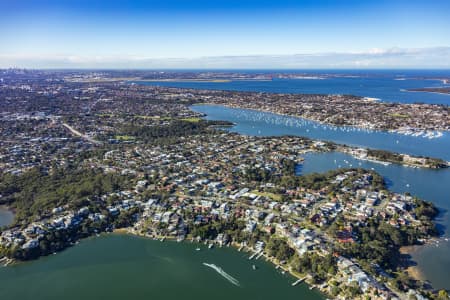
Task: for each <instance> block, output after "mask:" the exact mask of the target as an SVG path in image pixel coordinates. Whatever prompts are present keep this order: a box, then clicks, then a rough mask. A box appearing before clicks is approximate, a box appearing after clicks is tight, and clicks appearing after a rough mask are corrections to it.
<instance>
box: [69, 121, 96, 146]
mask: <svg viewBox="0 0 450 300" xmlns="http://www.w3.org/2000/svg"><path fill="white" fill-rule="evenodd" d="M62 125H63V126H64V127H66V128H67V129H69V130H70V132H71V133H72V134H74V135H77V136H79V137H81V138H82V139H85V140H86V141H88V142H91V143H93V144H96V145H101V144H102V142H100V141H97V140H94V139H93V138H91V137H89V136H87V135H85V134H83V133H81V132H79V131H78V130H76V129H75V128H73V127H72V126H70V125H69V124H67V123H63V124H62Z"/></svg>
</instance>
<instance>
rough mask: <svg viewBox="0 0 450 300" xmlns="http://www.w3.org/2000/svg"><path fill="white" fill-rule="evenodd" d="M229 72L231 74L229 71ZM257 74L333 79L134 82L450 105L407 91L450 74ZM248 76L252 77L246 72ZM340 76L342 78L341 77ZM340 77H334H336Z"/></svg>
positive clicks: (445, 99) (442, 98)
mask: <svg viewBox="0 0 450 300" xmlns="http://www.w3.org/2000/svg"><path fill="white" fill-rule="evenodd" d="M228 72H230V71H228ZM253 72H254V73H265V74H276V73H278V72H281V73H291V74H296V73H298V74H304V73H307V74H308V75H311V77H314V76H321V75H323V74H326V75H332V76H333V77H325V78H324V79H277V78H274V79H273V80H267V81H264V80H231V81H226V82H213V81H176V80H174V81H134V82H135V83H138V84H143V85H158V86H166V87H178V88H194V89H205V90H228V91H249V92H268V93H293V94H347V95H348V94H351V95H356V96H361V97H371V98H377V99H380V100H382V101H386V102H399V103H417V102H421V103H430V104H444V105H450V95H445V94H437V93H427V92H410V91H407V90H408V89H416V88H424V87H442V86H448V84H447V85H445V84H444V83H443V82H442V81H440V80H429V79H422V78H423V76H429V77H436V78H439V77H441V78H449V77H450V71H449V70H440V71H438V70H428V71H426V70H418V71H414V70H403V71H401V70H366V71H354V70H345V71H344V70H341V71H332V70H318V71H301V70H289V71H276V70H262V71H253ZM246 73H252V72H249V71H247V72H246ZM339 74H340V75H339ZM337 75H339V76H341V77H334V76H337Z"/></svg>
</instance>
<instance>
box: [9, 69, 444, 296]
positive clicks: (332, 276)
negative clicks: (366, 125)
mask: <svg viewBox="0 0 450 300" xmlns="http://www.w3.org/2000/svg"><path fill="white" fill-rule="evenodd" d="M8 74H9V73H8ZM8 74H6V75H5V79H4V80H5V84H4V86H5V88H3V89H0V96H1V95H5V97H0V102H1V99H8V100H7V101H6V100H5V101H3V102H2V103H1V104H2V105H4V107H5V111H7V113H5V114H4V117H3V119H2V120H3V123H1V125H2V129H3V128H4V129H5V130H3V131H0V133H1V132H3V133H4V135H3V136H4V137H6V136H7V139H0V143H2V145H4V147H2V150H4V151H3V152H2V155H3V158H4V159H3V160H2V161H1V163H2V164H1V165H0V167H2V172H1V173H0V195H1V198H0V203H1V204H6V205H8V206H9V207H11V208H14V209H15V211H16V216H15V220H14V223H13V224H11V225H10V226H8V227H7V228H4V229H2V232H1V235H0V256H5V257H7V258H8V259H14V260H17V261H25V260H32V259H36V258H38V257H40V256H45V255H51V254H53V253H56V252H58V251H62V250H64V249H66V248H68V247H71V246H74V245H76V244H77V243H78V241H79V240H81V239H84V238H87V237H90V236H96V235H100V234H101V233H103V232H113V231H114V230H116V232H117V230H118V229H120V228H125V229H122V231H127V230H133V231H136V232H142V233H144V234H146V235H150V236H156V237H158V238H159V237H161V240H162V241H163V240H164V239H165V238H167V237H173V238H174V239H176V240H177V241H182V240H186V239H189V238H191V239H192V238H194V240H195V239H198V241H202V242H204V241H206V244H207V245H208V247H214V245H219V247H220V245H222V246H224V245H225V246H226V245H230V243H235V244H236V245H239V248H238V251H239V249H241V250H243V249H244V248H245V247H248V248H249V249H252V251H253V253H252V259H253V258H255V257H262V256H263V255H264V254H266V255H267V256H268V257H275V258H276V260H275V262H279V265H281V266H280V268H281V267H283V268H285V269H286V270H287V271H290V272H294V273H297V274H301V275H305V276H306V274H308V275H309V276H310V278H309V279H308V280H307V282H311V283H312V284H314V285H317V286H320V288H321V290H323V291H325V292H326V294H327V295H330V296H331V297H333V298H337V297H346V298H351V299H365V298H366V297H367V296H369V297H372V299H382V298H386V297H395V296H397V295H400V296H402V297H407V296H408V295H410V294H411V293H413V294H414V295H418V296H420V295H422V296H423V295H425V296H427V297H430V298H432V299H436V294H435V291H433V290H432V288H431V287H429V286H428V285H427V284H426V283H424V282H421V281H416V280H414V279H412V278H411V277H410V276H408V274H407V273H405V270H404V266H403V265H401V264H400V262H401V261H400V258H401V254H400V248H401V247H402V246H407V245H419V244H423V243H425V242H426V241H427V240H429V239H430V238H432V237H434V236H436V235H437V234H438V231H437V228H436V224H435V222H434V221H435V217H436V215H437V214H438V209H437V208H436V207H435V206H434V204H433V203H431V202H428V201H426V200H422V199H419V198H417V197H414V195H410V194H409V193H396V192H393V191H389V190H388V187H387V186H386V182H385V181H384V178H383V177H382V176H381V175H379V174H378V173H376V172H374V171H373V170H365V169H361V168H355V167H350V168H339V169H335V170H331V171H328V172H324V173H312V174H305V175H300V176H297V175H296V173H295V171H296V167H297V166H298V164H299V163H301V162H302V161H303V160H304V155H303V154H304V153H308V152H311V151H314V152H327V151H335V150H336V149H338V148H339V147H343V148H339V149H340V150H345V151H350V152H351V154H352V155H355V156H358V157H359V158H361V159H368V160H371V161H375V162H378V161H380V160H386V162H387V161H393V162H402V163H409V164H412V165H417V164H418V162H417V160H418V158H410V157H409V158H410V160H408V159H406V160H405V156H402V155H399V154H396V153H391V152H384V151H377V150H370V149H362V148H351V147H348V146H343V145H336V144H334V143H329V142H324V141H318V140H312V139H309V138H303V137H294V136H280V137H278V136H277V137H256V136H247V135H240V134H237V133H231V132H227V131H224V130H221V129H219V128H220V127H222V126H230V125H231V123H230V122H223V121H207V120H203V119H200V117H202V116H201V115H200V114H198V113H195V112H193V111H192V110H190V109H189V107H190V105H192V104H195V103H199V102H204V101H205V99H216V100H217V101H218V104H220V102H221V101H225V100H226V99H231V100H230V101H234V102H236V103H245V99H253V98H254V97H257V99H256V100H257V101H254V102H252V105H257V104H260V103H263V104H264V105H266V107H268V105H270V106H271V107H275V108H277V103H279V102H278V101H282V100H286V101H284V103H290V102H289V101H287V100H289V99H284V97H287V98H289V97H292V99H293V101H299V102H297V104H299V103H300V104H301V103H306V102H308V101H309V100H311V101H313V104H314V103H316V102H314V101H318V102H317V103H319V104H320V105H325V106H327V107H328V106H330V105H329V104H330V103H335V101H337V103H338V104H339V103H341V104H342V105H344V104H345V105H346V107H343V106H342V107H340V108H339V109H344V108H348V104H347V102H346V101H347V100H349V101H354V102H352V103H353V104H352V105H357V106H358V105H360V104H361V102H360V101H361V99H360V98H357V97H353V96H342V97H341V96H326V95H325V96H324V95H312V96H311V95H280V94H264V93H263V94H261V93H233V92H223V91H202V90H198V91H197V90H192V89H172V88H162V87H142V86H139V85H131V84H123V83H98V84H94V83H89V84H85V83H83V82H78V81H77V82H73V81H70V78H75V79H77V80H85V79H94V80H97V79H98V77H99V76H100V77H101V76H102V75H98V74H91V73H89V75H86V76H85V75H83V73H81V74H80V73H69V74H67V75H65V74H66V73H61V74H63V75H62V76H64V77H61V74H60V73H58V74H57V75H53V73H49V74H50V75H48V74H47V73H45V74H44V75H42V74H41V73H34V72H30V73H27V72H25V73H19V74H16V73H14V72H13V73H12V75H8ZM24 74H25V75H24ZM21 76H22V77H21ZM45 76H50V77H49V78H47V77H45ZM51 76H55V77H56V76H59V77H57V78H59V79H60V80H54V79H55V78H53V77H51ZM36 78H37V79H36ZM47 79H52V80H47ZM27 86H29V88H27ZM16 87H17V88H16ZM52 90H54V91H57V92H55V93H48V91H52ZM258 97H259V98H258ZM271 97H274V98H271ZM297 97H298V98H297ZM308 97H312V98H308ZM268 98H271V99H272V100H274V102H270V103H266V102H264V101H265V100H264V99H266V100H267V99H268ZM19 99H22V101H21V102H20V105H17V103H19V101H17V100H19ZM308 99H309V100H308ZM258 101H263V102H258ZM305 101H306V102H305ZM324 101H325V102H324ZM367 103H370V104H367ZM373 103H374V102H373V101H369V102H367V101H365V102H364V103H363V104H364V105H363V107H362V108H361V109H365V106H366V105H372V104H373ZM375 103H378V102H375ZM376 105H378V104H376ZM383 107H385V105H384V104H383ZM401 107H404V106H401ZM407 107H410V106H407ZM419 107H420V108H419V110H420V109H425V111H427V109H431V106H419ZM432 107H434V106H432ZM285 108H286V107H285ZM385 108H386V109H388V110H389V109H391V107H390V106H389V107H387V106H386V107H385ZM286 109H289V108H286ZM36 111H38V113H37V112H36ZM349 111H350V112H351V110H349ZM30 112H33V113H30ZM286 112H287V111H286ZM367 112H368V111H367ZM319 113H320V111H319ZM336 113H338V112H336ZM351 113H352V112H351ZM371 113H372V114H373V111H372V112H371ZM375 115H377V116H378V114H375ZM422 117H425V116H423V115H422ZM347 120H348V119H347ZM344 121H345V120H344ZM381 121H382V120H381ZM432 121H433V120H432ZM434 121H436V120H434ZM434 121H433V122H434ZM436 122H437V121H436ZM64 124H66V125H68V126H71V128H73V130H72V131H69V130H67V126H66V127H65V126H64ZM69 124H70V125H69ZM341 125H344V124H341ZM218 127H219V128H218ZM95 141H101V143H96V142H95ZM35 149H37V151H34V150H35ZM17 157H20V158H21V160H20V161H17V159H15V158H17ZM374 158H375V159H374ZM434 163H437V165H436V167H439V163H440V162H434V161H427V159H426V158H424V160H423V161H422V162H421V163H420V164H423V165H425V166H428V167H434V166H433V164H434ZM126 228H131V229H126ZM119 232H120V231H119Z"/></svg>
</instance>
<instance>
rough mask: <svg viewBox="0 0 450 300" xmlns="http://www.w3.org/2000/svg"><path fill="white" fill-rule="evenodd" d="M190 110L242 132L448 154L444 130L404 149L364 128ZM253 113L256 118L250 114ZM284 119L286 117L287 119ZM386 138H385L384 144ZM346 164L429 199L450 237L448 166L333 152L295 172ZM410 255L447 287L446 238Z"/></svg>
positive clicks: (217, 109)
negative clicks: (374, 159) (406, 163)
mask: <svg viewBox="0 0 450 300" xmlns="http://www.w3.org/2000/svg"><path fill="white" fill-rule="evenodd" d="M192 109H193V110H195V111H198V112H202V113H205V114H206V118H207V119H212V120H225V121H230V122H233V123H234V124H235V126H233V127H232V128H229V130H230V131H234V132H238V133H240V134H246V135H255V136H282V135H296V136H308V137H311V138H314V139H327V140H332V141H335V142H339V143H342V142H346V143H348V144H352V145H358V146H365V147H373V145H374V143H380V145H384V146H385V147H384V148H381V149H384V150H390V151H399V150H405V151H400V152H406V153H414V152H415V154H421V155H431V154H435V155H437V156H438V157H442V158H444V159H447V160H448V159H449V157H450V150H449V149H450V147H449V146H448V143H449V140H448V133H446V135H445V138H444V137H443V138H444V140H440V139H433V140H431V141H426V139H423V138H412V137H407V136H405V137H404V138H405V139H406V140H405V143H404V144H405V148H397V147H398V146H397V145H398V144H397V143H392V140H393V139H396V138H399V139H400V138H401V137H395V138H393V137H390V135H394V136H395V135H396V134H389V133H379V132H363V133H362V134H357V135H356V134H354V133H352V132H349V133H347V132H344V133H340V131H339V130H337V131H335V130H334V129H333V130H331V131H329V132H327V133H323V131H326V130H327V129H323V128H320V129H318V128H317V129H316V131H314V130H313V129H314V125H313V126H312V127H313V128H311V125H310V124H309V125H302V126H300V127H297V126H296V125H295V121H294V120H291V121H289V120H290V119H291V118H292V117H285V116H280V115H275V114H271V113H265V112H258V111H252V110H243V109H235V108H227V107H222V106H217V105H195V106H193V107H192ZM255 114H256V115H257V116H258V117H254V116H255ZM294 119H295V118H294ZM267 120H271V121H267ZM273 120H278V121H273ZM280 120H281V121H280ZM286 120H288V121H287V122H286ZM313 123H314V122H313ZM293 124H294V125H293ZM304 126H306V127H304ZM308 128H309V129H311V130H310V131H309V132H307V131H306V129H308ZM336 132H337V133H336ZM335 134H336V135H335ZM408 138H409V139H410V140H408ZM386 141H389V142H387V143H386ZM401 141H402V140H401ZM424 142H428V143H424ZM441 143H443V144H441ZM335 160H336V162H335ZM346 161H347V162H348V163H346ZM350 165H351V166H350ZM344 167H361V168H366V169H372V168H373V169H374V170H375V171H377V172H378V173H380V174H381V175H382V176H383V177H384V178H385V180H386V183H387V186H388V188H389V189H390V190H392V191H395V192H399V193H405V192H409V193H411V194H412V195H415V196H418V197H420V198H422V199H425V200H428V201H432V202H433V203H434V204H435V205H436V206H437V207H438V208H439V210H440V215H439V217H438V218H437V220H436V222H437V224H438V228H439V230H440V231H441V233H442V235H443V236H444V237H447V238H448V237H450V234H449V230H448V228H450V218H449V214H448V211H449V210H450V198H449V197H450V169H441V170H432V169H424V168H410V167H405V166H401V165H397V164H390V165H387V166H384V165H382V164H377V163H373V162H368V161H361V160H357V159H356V158H353V157H352V156H351V155H348V154H344V153H338V152H332V153H320V154H318V153H313V154H307V155H306V156H305V162H304V164H303V165H302V166H301V167H300V168H298V169H297V172H298V174H307V173H311V172H325V171H328V170H332V169H337V168H344ZM412 258H413V260H414V261H415V262H416V263H417V267H418V268H419V270H420V271H421V272H422V273H423V274H424V276H425V278H426V279H427V280H429V281H430V282H431V283H432V284H433V287H435V288H447V289H448V287H450V277H449V276H448V270H449V269H450V242H448V240H447V241H445V240H444V239H441V240H440V242H439V244H436V243H433V244H429V245H425V246H423V247H420V248H419V249H417V250H416V251H415V252H413V253H412Z"/></svg>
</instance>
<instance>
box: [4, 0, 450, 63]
mask: <svg viewBox="0 0 450 300" xmlns="http://www.w3.org/2000/svg"><path fill="white" fill-rule="evenodd" d="M448 11H450V2H448V1H443V0H437V1H433V2H432V4H430V2H429V1H423V0H417V1H406V0H396V1H387V0H381V1H375V0H370V1H356V0H348V1H345V2H343V1H325V0H319V1H311V0H300V1H290V0H281V1H267V0H262V1H256V0H243V1H237V0H230V1H206V0H196V1H189V2H186V1H182V0H166V1H159V0H152V1H137V0H133V1H118V0H111V1H105V0H90V1H87V0H78V1H75V0H68V1H56V0H43V1H39V2H38V1H32V0H19V1H6V0H0V43H1V44H2V47H1V49H0V68H9V67H19V68H39V69H41V68H46V69H48V68H52V69H54V68H64V69H67V68H81V69H86V68H88V69H89V68H90V69H92V68H108V69H134V68H139V69H162V68H164V69H191V68H197V69H217V68H219V69H236V68H241V69H248V68H251V69H268V68H274V69H354V68H359V69H380V68H383V69H384V68H397V69H402V68H403V69H411V68H412V69H420V68H425V69H431V68H433V69H434V68H439V69H442V68H450V29H449V28H450V18H448Z"/></svg>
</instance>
